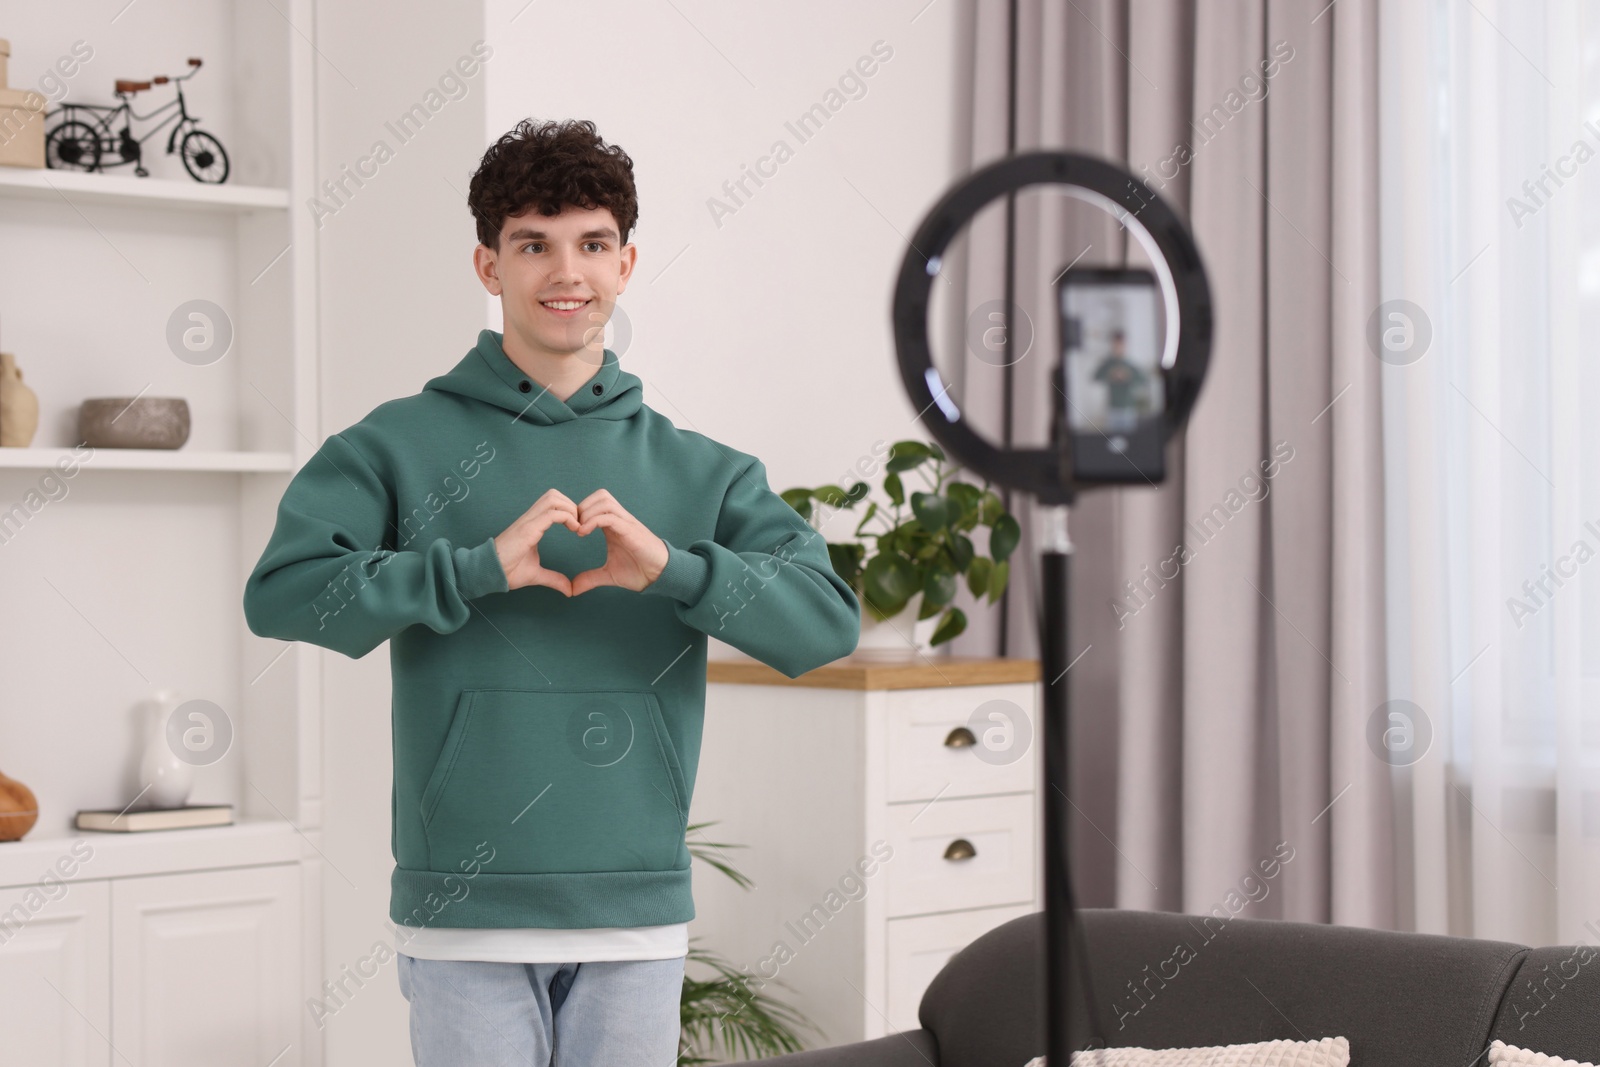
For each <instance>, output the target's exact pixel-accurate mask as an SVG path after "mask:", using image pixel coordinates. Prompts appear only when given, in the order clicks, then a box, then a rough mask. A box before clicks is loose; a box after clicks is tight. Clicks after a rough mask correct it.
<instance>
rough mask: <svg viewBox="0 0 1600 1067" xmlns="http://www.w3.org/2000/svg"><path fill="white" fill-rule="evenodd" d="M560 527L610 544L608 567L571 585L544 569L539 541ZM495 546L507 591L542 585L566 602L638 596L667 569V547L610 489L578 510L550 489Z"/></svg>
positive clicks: (582, 575)
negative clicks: (609, 594) (601, 594)
mask: <svg viewBox="0 0 1600 1067" xmlns="http://www.w3.org/2000/svg"><path fill="white" fill-rule="evenodd" d="M557 523H560V524H561V525H562V526H565V527H566V528H567V529H569V530H571V531H572V532H573V533H575V534H577V535H578V536H579V537H584V536H586V535H588V534H589V533H591V532H593V531H594V530H596V529H598V530H600V531H601V534H602V536H603V537H604V538H605V542H606V560H605V563H603V564H601V565H600V566H599V567H596V568H594V569H592V570H587V571H583V572H582V573H580V574H578V575H577V576H576V577H574V578H572V579H571V580H568V578H567V576H566V575H565V574H562V573H561V572H560V571H553V570H550V569H548V568H547V567H544V566H542V565H541V564H540V562H539V541H540V539H541V538H542V537H543V536H544V534H545V531H546V530H548V529H550V527H552V526H554V525H556V524H557ZM494 542H495V550H496V552H498V554H499V556H500V566H501V569H502V570H504V571H505V574H506V584H507V587H508V588H510V589H521V588H523V587H524V586H530V585H542V586H547V587H548V588H551V589H554V590H556V591H557V592H559V593H561V595H562V596H579V595H581V594H583V593H586V592H588V591H589V590H591V589H595V588H598V587H600V586H604V585H614V586H618V587H619V588H622V589H631V590H633V591H634V592H638V591H639V590H641V589H643V588H644V587H645V586H647V585H649V584H650V583H651V582H653V581H655V580H656V578H657V577H659V576H660V574H661V571H662V568H664V567H665V566H666V565H667V544H666V542H665V541H663V540H662V539H661V538H659V537H657V536H656V535H655V534H653V533H651V532H650V530H649V529H648V528H647V527H646V526H645V525H644V523H642V522H640V521H639V520H638V519H636V518H634V517H633V515H631V514H630V513H629V512H628V510H627V509H626V508H624V507H623V506H622V505H621V504H619V503H618V502H617V498H616V497H614V496H612V495H611V493H610V491H609V490H606V489H596V490H595V491H594V492H593V493H591V494H589V495H588V496H587V497H585V498H584V500H583V503H582V504H573V502H572V499H571V498H570V497H568V496H567V495H566V494H565V493H562V492H561V491H560V490H558V489H550V490H548V491H546V492H545V494H544V495H543V496H541V497H540V498H539V499H538V500H537V501H536V502H535V503H534V505H533V507H531V508H529V509H528V510H527V512H526V513H525V514H523V515H522V516H520V517H519V518H518V519H517V521H516V522H513V523H512V524H511V525H510V526H508V527H507V528H506V530H505V532H504V533H502V534H500V535H499V536H498V537H496V538H495V539H494Z"/></svg>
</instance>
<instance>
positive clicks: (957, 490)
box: [944, 482, 983, 514]
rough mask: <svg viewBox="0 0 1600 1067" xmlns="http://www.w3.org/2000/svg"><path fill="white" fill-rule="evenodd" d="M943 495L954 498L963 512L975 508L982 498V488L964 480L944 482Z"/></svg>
mask: <svg viewBox="0 0 1600 1067" xmlns="http://www.w3.org/2000/svg"><path fill="white" fill-rule="evenodd" d="M944 495H945V496H947V497H949V498H950V499H951V500H954V501H955V502H956V506H957V507H959V508H960V509H961V511H962V514H965V513H967V512H969V511H975V510H977V507H978V504H979V502H980V501H982V499H983V490H981V489H979V488H978V487H977V486H975V485H969V484H968V483H966V482H946V483H945V485H944Z"/></svg>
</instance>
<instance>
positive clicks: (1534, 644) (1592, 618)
mask: <svg viewBox="0 0 1600 1067" xmlns="http://www.w3.org/2000/svg"><path fill="white" fill-rule="evenodd" d="M1382 8H1383V20H1384V21H1383V22H1382V24H1381V26H1380V33H1379V38H1380V41H1381V51H1382V79H1383V85H1384V91H1383V93H1382V100H1383V102H1382V105H1381V106H1382V116H1381V126H1382V134H1381V136H1382V141H1381V146H1380V160H1381V163H1382V179H1381V181H1382V190H1381V200H1382V233H1383V243H1384V248H1383V264H1382V271H1381V277H1382V283H1381V287H1382V290H1383V298H1384V300H1385V301H1386V303H1385V304H1384V305H1383V306H1382V307H1381V308H1380V309H1379V310H1378V312H1377V314H1376V315H1375V317H1374V320H1373V323H1372V325H1371V326H1370V327H1369V329H1371V330H1372V331H1374V332H1375V333H1376V334H1377V337H1376V346H1377V348H1378V350H1379V351H1382V352H1383V353H1384V360H1385V364H1386V365H1385V366H1384V367H1383V375H1384V382H1383V388H1384V408H1385V412H1384V415H1385V435H1384V437H1385V482H1386V496H1387V502H1386V510H1387V516H1388V530H1387V537H1388V546H1387V547H1388V559H1389V562H1388V590H1389V594H1388V622H1389V626H1388V632H1389V642H1390V670H1391V679H1390V695H1391V697H1394V698H1396V699H1399V700H1405V701H1409V702H1410V703H1409V704H1396V705H1393V706H1390V707H1387V708H1385V709H1383V710H1382V712H1381V714H1382V719H1383V722H1382V724H1381V725H1382V726H1383V727H1384V728H1385V729H1384V730H1383V731H1379V733H1380V734H1382V735H1384V736H1387V737H1388V738H1389V740H1390V742H1391V743H1390V744H1389V745H1388V748H1389V751H1390V752H1391V756H1390V760H1391V762H1392V763H1394V764H1395V767H1394V770H1393V772H1392V773H1393V774H1394V776H1395V784H1396V787H1397V800H1398V804H1399V809H1400V813H1401V814H1400V823H1401V831H1402V832H1401V835H1400V838H1401V843H1402V849H1403V852H1404V855H1403V858H1402V862H1401V864H1400V867H1401V870H1402V872H1403V873H1402V887H1401V889H1402V892H1401V900H1402V920H1403V922H1406V923H1408V924H1410V925H1414V927H1415V928H1416V929H1420V930H1424V931H1431V932H1444V933H1455V934H1467V935H1472V936H1477V937H1489V938H1503V939H1508V940H1514V941H1521V942H1524V943H1527V944H1534V945H1541V944H1572V943H1576V942H1579V941H1584V942H1588V943H1593V942H1595V941H1597V940H1600V416H1597V415H1596V411H1597V409H1600V356H1597V347H1600V345H1597V343H1600V5H1594V4H1589V3H1579V2H1577V0H1552V2H1548V3H1541V2H1530V0H1470V2H1466V3H1463V2H1459V0H1425V2H1407V3H1398V4H1384V5H1382ZM1395 300H1403V301H1409V302H1410V305H1409V306H1407V305H1392V304H1389V303H1387V301H1395ZM1430 334H1431V336H1430ZM1391 712H1393V713H1394V714H1392V715H1391V714H1390V713H1391ZM1430 734H1431V737H1429V736H1428V735H1430ZM1375 736H1377V735H1375ZM1424 745H1426V750H1425V751H1424ZM1419 757H1420V758H1419Z"/></svg>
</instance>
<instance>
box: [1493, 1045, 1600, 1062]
mask: <svg viewBox="0 0 1600 1067" xmlns="http://www.w3.org/2000/svg"><path fill="white" fill-rule="evenodd" d="M1502 1063H1503V1064H1507V1065H1508V1067H1594V1064H1592V1063H1579V1062H1578V1061H1577V1060H1564V1059H1562V1058H1561V1057H1560V1056H1546V1055H1545V1054H1544V1053H1542V1052H1529V1051H1528V1050H1527V1049H1525V1048H1518V1047H1517V1046H1515V1045H1508V1044H1506V1043H1505V1042H1504V1041H1496V1042H1495V1043H1494V1044H1492V1045H1490V1046H1489V1065H1490V1067H1498V1065H1499V1064H1502Z"/></svg>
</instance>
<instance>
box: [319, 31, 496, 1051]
mask: <svg viewBox="0 0 1600 1067" xmlns="http://www.w3.org/2000/svg"><path fill="white" fill-rule="evenodd" d="M375 15H376V9H375V8H374V7H373V6H372V5H371V4H370V3H363V2H360V0H317V25H316V27H315V31H314V32H315V40H316V45H317V51H318V53H319V55H320V57H321V62H320V63H319V64H318V68H317V114H318V137H317V142H318V143H317V174H318V177H319V181H320V180H335V179H337V178H338V177H339V176H340V173H341V171H342V168H344V167H345V166H349V167H350V168H351V169H352V170H356V169H357V168H358V167H359V166H360V160H361V159H362V157H364V156H368V155H369V154H371V152H372V149H373V144H374V142H375V141H377V140H380V139H381V140H384V141H385V142H387V144H388V146H389V147H390V148H391V149H392V150H393V152H394V155H393V158H392V159H390V160H389V161H388V162H385V163H381V164H378V165H377V167H376V173H375V174H373V176H372V177H371V178H368V179H364V184H363V185H361V186H359V187H358V186H356V185H354V183H352V182H349V181H348V180H347V181H346V188H347V189H348V190H349V195H348V196H347V197H341V201H342V206H341V205H340V204H338V203H334V202H332V201H329V202H328V204H327V206H328V207H332V208H335V209H336V210H335V211H334V213H333V214H331V215H327V214H323V212H322V210H321V209H320V208H315V207H311V208H308V207H307V206H306V205H303V204H302V205H297V206H296V209H295V210H298V211H307V210H312V211H316V212H317V214H319V215H320V216H321V228H320V230H319V231H318V235H317V237H318V248H319V254H318V271H319V293H320V310H319V314H320V325H321V328H320V345H321V367H322V382H321V405H322V411H321V420H320V421H321V426H320V433H319V434H318V435H317V438H318V440H319V441H320V440H321V439H322V438H323V437H325V436H326V435H328V434H330V433H333V432H335V431H337V430H340V429H343V428H344V427H346V426H349V425H350V424H351V423H353V422H355V421H357V420H359V419H360V418H362V417H363V416H364V415H366V414H367V413H368V412H369V411H371V410H372V409H373V408H374V407H376V406H377V405H378V404H381V403H383V402H384V401H386V400H390V399H393V398H394V397H397V396H404V395H407V394H410V393H415V392H416V391H417V390H419V389H421V388H422V384H423V383H424V382H425V381H427V380H428V379H429V378H431V377H433V376H434V375H436V374H439V373H442V372H443V371H445V370H448V369H449V368H450V367H451V366H453V365H454V364H455V362H456V361H457V360H458V359H460V358H461V356H462V354H464V353H465V352H466V351H467V349H469V348H470V347H472V345H473V344H474V343H475V342H476V340H477V331H478V330H479V329H480V327H481V325H482V321H481V320H482V317H483V302H482V299H481V294H482V292H483V290H482V288H481V287H480V286H479V285H478V283H477V281H476V280H475V279H474V278H473V275H472V268H471V263H472V248H473V245H474V244H476V243H477V238H476V237H475V236H474V234H473V228H472V217H471V215H470V213H469V212H468V211H467V208H466V188H467V185H466V183H467V177H468V176H469V175H470V174H471V173H472V169H473V167H474V166H476V164H477V158H478V156H479V155H480V154H481V153H482V151H483V145H484V126H483V108H484V72H483V71H479V72H478V73H477V74H476V75H475V76H474V77H471V78H464V79H462V82H463V84H464V86H465V93H464V94H461V93H458V94H457V95H458V96H459V99H454V100H450V99H447V100H446V102H445V104H444V105H443V106H442V107H440V108H439V110H438V112H437V113H436V114H434V115H433V116H432V117H431V118H430V119H429V120H428V121H427V123H426V124H425V125H424V126H423V128H422V130H421V131H420V132H419V133H417V134H416V135H415V136H414V137H412V138H411V139H410V140H408V141H407V142H406V143H404V144H402V143H401V142H400V141H399V139H398V138H397V137H396V136H395V135H394V134H393V133H392V132H390V131H389V130H388V129H387V128H386V126H385V124H386V123H389V122H392V121H394V120H395V119H396V118H397V117H398V116H399V115H400V114H401V113H403V112H405V111H406V110H408V109H409V108H410V107H411V106H412V105H413V104H415V103H418V102H419V101H423V99H424V97H425V94H426V93H427V92H428V91H429V89H431V88H435V87H437V85H438V82H439V79H440V77H441V76H442V75H443V74H444V73H445V72H446V71H448V70H449V69H450V68H451V67H452V65H453V64H454V63H455V62H456V60H457V59H458V58H460V57H461V56H463V55H467V56H470V55H471V50H472V45H473V43H474V42H476V41H478V40H480V39H481V38H482V37H483V11H482V7H481V5H480V4H479V3H477V0H445V2H439V0H430V2H423V0H404V2H401V3H391V4H386V5H384V7H383V9H382V17H375ZM304 29H305V30H306V31H307V32H308V33H309V32H311V28H310V27H305V28H304ZM366 170H367V171H368V173H372V171H373V167H372V165H368V166H367V167H366ZM322 659H323V664H324V677H323V692H324V705H323V723H324V733H323V746H324V761H325V763H324V779H323V786H324V789H325V796H324V799H325V803H324V805H323V810H324V812H325V818H324V834H323V840H322V852H323V853H324V854H325V855H326V857H327V859H328V864H329V868H330V869H328V870H327V871H326V872H325V877H324V880H323V881H324V885H325V886H326V894H325V897H324V908H325V940H324V954H323V965H324V973H325V974H326V975H327V976H328V977H330V978H333V979H335V980H339V978H340V977H341V970H342V968H344V967H345V966H347V965H348V966H349V967H350V968H351V969H352V970H354V969H355V967H356V965H357V961H359V960H361V959H362V958H363V957H366V956H369V955H370V954H371V953H372V951H373V947H374V945H375V944H376V943H377V942H379V941H382V942H383V944H385V945H388V946H390V947H393V945H394V940H393V937H392V935H391V934H390V933H389V930H388V926H387V919H388V911H389V874H390V871H391V869H392V868H393V866H394V859H393V856H392V854H391V853H390V851H389V789H390V783H391V780H392V779H391V766H392V764H391V758H392V757H391V744H390V742H391V732H390V719H389V714H390V708H389V698H390V684H389V653H388V646H387V645H385V646H383V647H382V648H380V649H378V650H377V651H375V652H372V653H371V654H369V655H368V656H366V657H365V658H363V659H360V660H351V659H349V658H347V657H345V656H341V655H339V654H337V653H333V652H324V653H323V654H322ZM326 1035H327V1036H326V1049H327V1063H329V1064H330V1065H334V1067H342V1065H346V1064H366V1063H393V1064H401V1063H410V1062H411V1046H410V1038H409V1036H408V1031H407V1008H406V1003H405V1001H404V1000H403V999H402V998H401V996H400V993H399V987H398V985H397V983H396V980H395V966H394V962H393V959H392V958H391V959H390V960H389V961H388V963H387V964H386V965H384V966H383V967H382V968H381V969H379V971H378V974H377V976H376V977H375V978H373V979H371V980H370V981H369V982H368V984H367V985H365V986H363V987H361V988H360V989H359V990H358V991H357V992H356V993H355V995H354V996H352V997H350V998H349V999H348V1002H347V1003H346V1004H345V1006H343V1007H342V1008H340V1009H339V1011H338V1013H337V1014H335V1015H334V1016H332V1017H331V1018H330V1019H329V1020H328V1021H327V1023H326Z"/></svg>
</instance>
